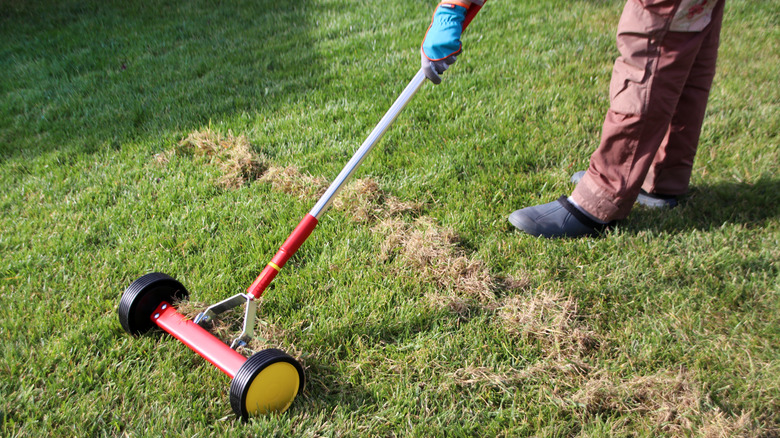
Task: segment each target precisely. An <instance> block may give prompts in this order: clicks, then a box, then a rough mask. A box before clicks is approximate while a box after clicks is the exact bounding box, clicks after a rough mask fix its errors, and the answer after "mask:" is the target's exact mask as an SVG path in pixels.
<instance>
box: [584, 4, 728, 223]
mask: <svg viewBox="0 0 780 438" xmlns="http://www.w3.org/2000/svg"><path fill="white" fill-rule="evenodd" d="M713 2H717V4H715V5H714V9H713V8H712V6H713ZM681 3H682V4H683V5H682V6H681ZM708 3H709V5H708ZM724 3H725V0H709V2H708V1H707V0H693V1H692V0H629V1H628V3H627V4H626V6H625V9H624V10H623V15H622V16H621V18H620V23H619V24H618V32H617V44H618V49H619V50H620V57H618V59H617V60H616V61H615V66H614V68H613V72H612V81H611V83H610V108H609V111H608V112H607V115H606V119H605V121H604V125H603V128H602V134H601V143H600V145H599V147H598V148H597V149H596V151H595V152H594V153H593V155H592V156H591V158H590V166H589V167H588V170H587V172H586V173H585V176H584V177H583V178H582V180H581V181H580V183H579V184H578V185H577V187H576V189H575V190H574V192H573V193H572V198H573V199H574V201H575V202H576V203H577V204H578V205H580V206H581V207H582V208H584V209H585V210H586V211H587V212H588V213H590V214H591V215H593V216H595V217H597V218H599V219H601V220H603V221H611V220H614V219H623V218H625V217H626V216H628V213H629V212H630V211H631V207H632V206H633V204H634V202H635V201H636V198H637V196H638V195H639V190H640V189H644V190H645V191H646V192H648V193H659V194H665V195H680V194H683V193H686V192H687V190H688V183H689V182H690V178H691V169H692V167H693V159H694V156H695V155H696V148H697V146H698V142H699V134H700V133H701V125H702V121H703V120H704V112H705V108H706V106H707V98H708V96H709V91H710V86H711V85H712V79H713V77H714V76H715V61H716V58H717V53H718V43H719V39H720V28H721V22H722V18H723V6H724ZM706 6H709V10H708V11H707V13H711V19H709V20H708V21H709V23H708V24H707V25H706V26H705V27H704V28H703V30H701V31H699V32H678V31H672V30H670V28H671V29H674V28H677V27H680V26H681V25H680V24H679V19H680V18H681V17H682V18H683V20H684V19H685V18H686V16H687V18H691V17H694V16H695V14H696V12H697V11H698V12H700V11H701V9H702V8H703V7H706ZM682 8H686V9H685V10H683V9H682ZM697 8H698V9H697ZM689 11H690V12H689ZM675 21H677V22H675ZM683 26H685V24H684V25H683Z"/></svg>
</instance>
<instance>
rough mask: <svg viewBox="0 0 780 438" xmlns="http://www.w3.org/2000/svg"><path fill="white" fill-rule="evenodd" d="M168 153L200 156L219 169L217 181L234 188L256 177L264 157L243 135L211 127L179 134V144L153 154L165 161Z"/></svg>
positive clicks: (263, 167) (264, 166)
mask: <svg viewBox="0 0 780 438" xmlns="http://www.w3.org/2000/svg"><path fill="white" fill-rule="evenodd" d="M172 154H189V155H194V156H198V157H203V158H204V159H206V160H208V163H209V164H210V165H214V166H217V167H218V168H219V169H220V170H221V172H222V177H221V178H220V181H219V182H220V184H221V185H222V186H224V187H228V188H238V187H241V186H243V185H245V184H247V183H248V182H251V181H253V180H255V179H257V178H258V177H259V176H260V175H261V174H262V173H263V171H265V168H266V164H265V160H264V159H263V158H262V157H261V156H259V155H258V154H256V153H255V152H254V151H253V150H252V147H251V145H250V144H249V140H247V138H246V136H243V135H239V136H235V135H233V133H232V132H231V131H228V133H227V134H226V135H223V134H221V133H219V132H216V131H213V130H212V129H211V128H206V129H205V130H201V131H195V132H192V133H190V134H189V135H187V137H185V138H183V139H182V140H181V141H180V142H179V144H178V145H177V146H176V147H175V148H174V149H173V150H172V151H171V152H168V153H165V154H158V155H157V156H155V158H156V160H157V161H158V162H159V163H166V162H167V161H168V160H169V158H170V155H172Z"/></svg>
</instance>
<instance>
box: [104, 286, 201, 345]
mask: <svg viewBox="0 0 780 438" xmlns="http://www.w3.org/2000/svg"><path fill="white" fill-rule="evenodd" d="M189 295H190V293H189V292H187V289H186V288H185V287H184V286H182V284H181V283H179V282H178V281H176V280H175V279H173V277H170V276H168V275H165V274H161V273H159V272H152V273H151V274H146V275H144V276H143V277H141V278H139V279H138V280H135V281H134V282H132V283H131V284H130V286H129V287H128V288H127V289H126V290H125V293H123V294H122V299H121V300H120V301H119V310H118V312H119V322H120V323H122V328H124V329H125V331H127V332H128V333H130V334H133V335H140V334H142V333H145V332H147V331H149V330H150V329H151V328H153V327H155V325H154V323H153V322H152V320H151V316H152V312H154V309H156V308H157V306H159V305H160V303H161V302H163V301H167V302H169V303H173V302H174V301H177V300H181V299H184V298H187V297H188V296H189Z"/></svg>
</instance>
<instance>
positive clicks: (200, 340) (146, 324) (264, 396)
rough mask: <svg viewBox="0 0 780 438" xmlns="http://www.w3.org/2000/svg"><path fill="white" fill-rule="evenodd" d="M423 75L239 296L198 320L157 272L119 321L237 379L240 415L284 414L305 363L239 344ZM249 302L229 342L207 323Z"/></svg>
mask: <svg viewBox="0 0 780 438" xmlns="http://www.w3.org/2000/svg"><path fill="white" fill-rule="evenodd" d="M479 9H480V7H479V6H477V5H472V7H471V8H470V9H469V11H468V15H467V16H466V19H465V21H464V24H463V29H464V30H465V28H466V27H467V26H468V24H469V23H470V22H471V19H472V18H474V16H475V15H476V13H477V12H478V11H479ZM424 81H425V73H424V72H423V70H422V69H420V70H419V71H418V72H417V74H416V75H415V76H414V78H412V80H411V82H410V83H409V85H407V86H406V88H405V89H404V90H403V92H402V93H401V95H400V96H398V98H397V99H396V101H395V102H394V103H393V105H392V106H391V107H390V109H389V110H388V111H387V113H385V115H384V116H383V117H382V119H381V120H380V121H379V124H377V126H376V127H375V128H374V129H373V131H371V134H370V135H369V136H368V138H367V139H366V140H365V141H364V142H363V144H362V145H361V146H360V148H359V149H358V150H357V152H355V155H353V156H352V158H351V159H350V160H349V162H348V163H347V165H346V166H345V167H344V169H342V171H341V172H340V173H339V175H338V176H337V177H336V179H335V180H334V181H333V183H332V184H331V185H330V187H328V189H327V191H326V192H325V194H324V195H322V197H321V198H320V199H319V200H318V201H317V203H316V204H315V205H314V208H312V210H311V211H310V212H309V213H308V214H307V215H306V216H305V217H304V218H303V220H302V221H301V222H300V223H299V224H298V226H297V227H296V228H295V230H293V232H292V234H290V236H289V237H288V238H287V240H286V241H285V242H284V243H283V244H282V246H281V247H280V248H279V251H278V252H277V253H276V255H275V256H274V257H273V258H272V259H271V261H270V262H268V264H267V265H266V266H265V268H264V269H263V270H262V272H260V275H258V277H257V279H255V281H254V282H253V283H252V285H251V286H249V288H248V289H247V291H246V293H239V294H236V295H234V296H232V297H230V298H228V299H226V300H223V301H220V302H219V303H217V304H214V305H212V306H210V307H208V308H207V309H206V310H204V311H203V312H202V313H200V314H198V316H197V317H195V319H194V320H189V319H187V317H185V316H184V315H182V314H181V313H179V312H178V311H177V310H176V308H175V307H174V306H173V304H175V303H176V302H178V301H180V300H184V299H186V298H188V297H189V292H188V291H187V289H186V288H185V287H184V286H183V285H182V284H181V283H179V282H178V281H176V280H175V279H174V278H172V277H170V276H168V275H166V274H161V273H157V272H153V273H150V274H146V275H144V276H142V277H141V278H139V279H137V280H135V281H134V282H133V283H132V284H130V286H129V287H128V288H127V289H126V290H125V292H124V293H123V294H122V298H121V300H120V302H119V308H118V313H119V321H120V323H121V324H122V328H124V329H125V330H126V331H127V332H128V333H131V334H133V335H140V334H143V333H145V332H147V331H149V330H151V329H153V328H161V329H162V330H163V331H165V332H167V333H169V334H171V335H172V336H173V337H175V338H176V339H178V340H179V341H181V342H182V343H184V344H185V345H186V346H187V347H189V348H190V349H192V350H193V351H195V352H196V353H198V354H199V355H200V356H202V357H203V358H204V359H206V360H207V361H209V362H211V363H212V364H213V365H214V366H216V367H217V368H219V369H220V370H222V372H224V373H225V374H227V375H228V376H230V378H231V379H232V381H231V384H230V406H231V407H232V408H233V411H234V412H235V413H236V415H237V416H239V417H240V418H242V419H244V420H246V419H247V418H248V417H249V416H250V415H263V414H266V413H269V412H284V411H286V410H287V408H289V407H290V405H291V404H292V402H293V401H294V400H295V397H296V396H297V395H298V393H300V391H301V390H303V386H304V382H305V377H304V372H303V367H302V366H301V364H300V363H299V362H298V361H297V360H295V359H294V358H293V357H291V356H289V355H288V354H286V353H284V352H283V351H281V350H278V349H273V348H269V349H266V350H263V351H260V352H258V353H255V354H254V355H252V356H251V357H249V358H248V359H247V358H246V357H244V356H243V355H241V354H240V353H238V352H237V351H236V349H237V348H238V347H240V346H243V345H246V344H247V342H249V340H251V339H252V336H253V334H254V327H255V316H256V313H257V301H256V300H257V299H258V298H260V296H261V295H262V294H263V292H264V291H265V290H266V288H267V287H268V285H269V284H270V283H271V281H272V280H273V279H274V277H276V274H278V273H279V271H280V270H281V269H282V267H284V265H285V263H287V260H289V259H290V257H292V255H293V254H295V252H296V251H297V250H298V248H300V246H301V245H302V244H303V242H304V241H305V240H306V239H307V238H308V237H309V235H311V233H312V231H313V230H314V228H315V227H316V226H317V223H318V221H319V219H320V218H321V217H322V215H323V214H324V213H325V212H326V211H327V209H328V208H329V207H330V205H331V202H332V201H333V198H334V197H335V196H336V194H338V192H339V191H340V190H341V188H342V187H343V186H344V184H345V183H346V182H347V180H349V178H350V177H351V176H352V174H353V173H354V172H355V170H356V169H357V168H358V166H360V163H361V162H362V161H363V159H364V158H365V157H366V155H367V154H368V153H369V152H370V151H371V149H372V148H373V147H374V146H375V145H376V144H377V143H378V142H379V140H380V139H381V138H382V135H384V133H385V131H387V129H388V128H389V127H390V125H391V124H392V123H393V121H394V120H395V119H396V117H398V114H399V113H400V112H401V111H402V110H403V109H404V107H405V106H406V104H407V103H409V101H410V100H411V99H412V97H413V96H414V95H415V94H416V93H417V90H419V89H420V87H421V86H422V84H423V82H424ZM242 304H244V305H245V306H246V307H245V313H244V325H243V330H242V331H241V334H240V335H239V336H238V337H236V338H235V339H234V340H233V342H232V343H231V345H230V346H228V345H226V344H224V343H223V342H222V341H220V340H219V339H217V338H216V337H215V336H214V335H212V334H211V333H210V332H209V331H208V330H207V329H206V328H207V327H208V326H209V324H210V323H211V322H212V321H213V320H214V319H216V318H217V316H218V315H219V314H221V313H223V312H225V311H227V310H230V309H233V308H235V307H238V306H240V305H242Z"/></svg>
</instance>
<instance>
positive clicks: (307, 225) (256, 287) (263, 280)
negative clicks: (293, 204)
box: [246, 214, 317, 298]
mask: <svg viewBox="0 0 780 438" xmlns="http://www.w3.org/2000/svg"><path fill="white" fill-rule="evenodd" d="M316 226H317V218H316V217H314V216H312V215H311V214H307V215H306V217H304V218H303V220H302V221H301V223H299V224H298V226H297V227H295V229H294V230H293V232H292V234H290V237H288V238H287V240H285V241H284V243H283V244H282V246H281V248H279V251H278V252H277V253H276V255H275V256H274V258H272V259H271V262H270V263H268V265H267V266H266V267H265V269H263V271H262V272H261V273H260V275H258V276H257V278H256V279H255V282H254V283H252V285H251V286H249V289H247V290H246V291H247V292H248V293H249V294H251V295H252V296H254V297H255V298H260V295H262V294H263V292H265V289H266V288H267V287H268V285H269V284H271V281H273V279H274V277H276V274H278V273H279V270H280V269H282V267H284V264H285V263H287V260H289V259H290V257H292V255H293V254H295V251H298V248H300V247H301V245H302V244H303V242H304V241H306V239H308V238H309V236H310V235H311V232H312V231H314V228H315V227H316Z"/></svg>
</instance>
